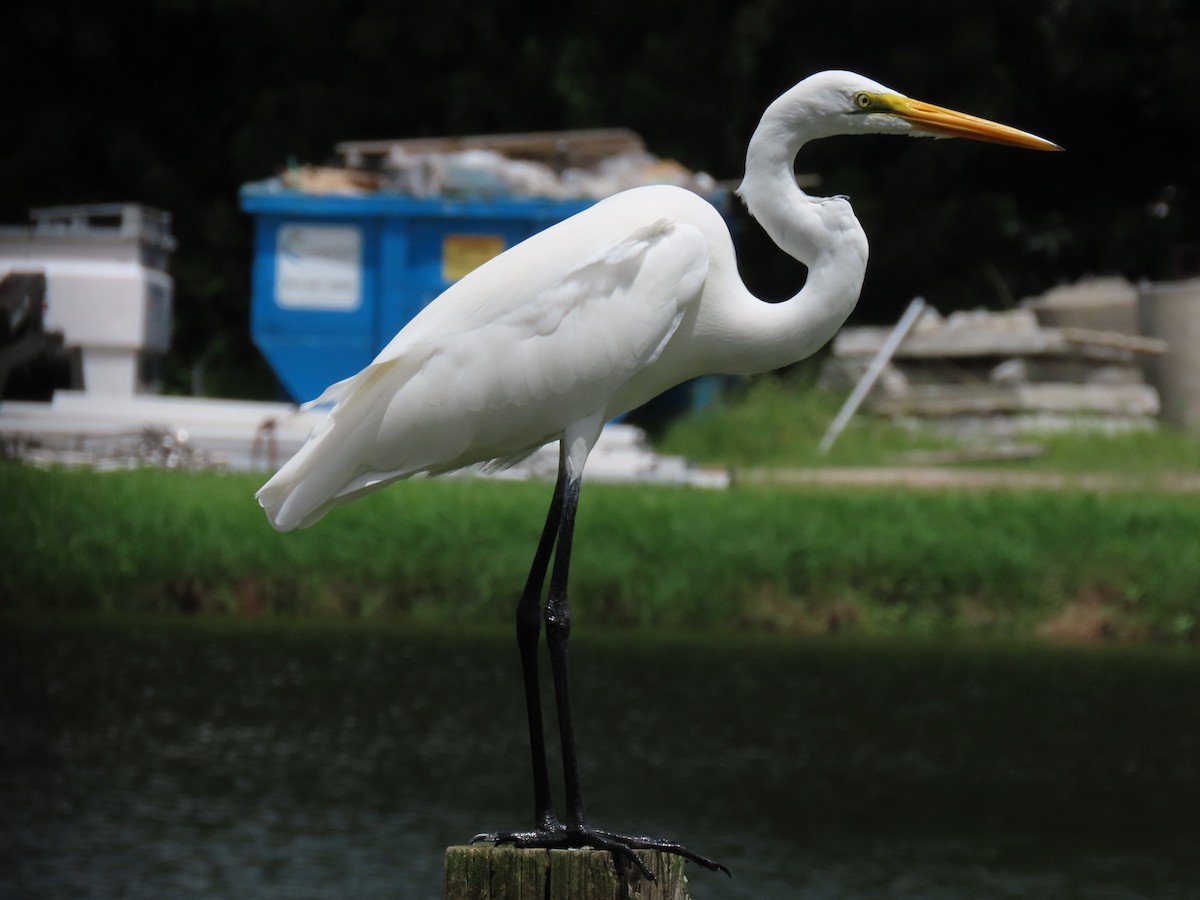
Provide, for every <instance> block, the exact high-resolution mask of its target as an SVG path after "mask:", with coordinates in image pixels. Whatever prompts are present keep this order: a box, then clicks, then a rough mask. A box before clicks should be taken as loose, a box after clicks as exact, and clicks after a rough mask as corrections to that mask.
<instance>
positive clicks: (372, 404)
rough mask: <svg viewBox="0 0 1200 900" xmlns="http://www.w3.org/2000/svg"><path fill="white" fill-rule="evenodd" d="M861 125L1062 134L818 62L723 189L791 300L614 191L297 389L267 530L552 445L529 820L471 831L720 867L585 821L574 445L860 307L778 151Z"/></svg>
mask: <svg viewBox="0 0 1200 900" xmlns="http://www.w3.org/2000/svg"><path fill="white" fill-rule="evenodd" d="M867 133H883V134H902V135H932V136H938V137H966V138H973V139H976V140H983V141H992V142H996V143H1001V144H1010V145H1014V146H1017V147H1026V148H1031V149H1041V150H1057V149H1061V148H1059V147H1057V146H1056V145H1055V144H1052V143H1051V142H1049V141H1046V140H1043V139H1042V138H1039V137H1035V136H1033V135H1031V134H1028V133H1026V132H1023V131H1018V130H1016V129H1014V128H1010V127H1008V126H1006V125H1000V124H997V123H994V122H989V121H987V120H984V119H979V118H976V117H973V116H968V115H965V114H963V113H958V112H954V111H951V110H947V109H944V108H941V107H937V106H932V105H929V104H926V103H922V102H920V101H917V100H912V99H910V98H908V97H905V96H903V95H901V94H898V93H896V92H895V91H892V90H890V89H888V88H886V87H884V86H883V85H881V84H877V83H876V82H874V81H871V80H869V79H867V78H864V77H862V76H861V75H856V74H853V73H850V72H821V73H819V74H816V75H813V76H811V77H809V78H806V79H805V80H804V81H801V82H800V83H799V84H797V85H796V86H795V87H793V88H792V89H791V90H789V91H788V92H787V93H785V94H784V95H783V96H781V97H780V98H779V99H778V100H776V101H775V102H774V103H772V104H771V105H770V106H769V107H768V108H767V110H766V112H765V113H764V114H763V117H762V120H761V122H760V123H759V125H758V127H757V129H756V130H755V132H754V135H753V137H751V139H750V144H749V149H748V151H747V154H746V174H745V178H744V180H743V181H742V184H741V187H740V188H739V189H738V194H739V195H740V196H741V198H742V199H743V200H744V201H745V203H746V206H747V207H748V208H749V210H750V212H751V214H752V215H753V216H754V217H755V218H756V219H757V220H758V222H759V223H760V224H761V225H762V227H763V228H764V229H766V231H767V233H768V234H769V235H770V236H771V238H772V239H773V240H774V241H775V243H777V244H778V245H779V247H780V248H781V249H782V250H784V251H785V252H787V253H789V254H791V255H792V256H793V257H795V258H796V259H797V260H799V261H800V262H801V263H803V264H805V265H806V266H807V267H808V278H807V280H806V282H805V284H804V287H803V289H802V290H801V291H800V292H799V293H798V294H796V295H795V296H794V297H792V298H791V299H790V300H787V301H784V302H782V303H765V302H762V301H760V300H759V299H757V298H756V297H755V296H753V295H752V294H751V293H750V292H749V291H748V290H747V289H746V287H745V286H744V285H743V283H742V280H741V278H740V277H739V275H738V268H737V260H736V258H735V256H734V248H733V242H732V240H731V239H730V235H729V231H728V229H727V227H726V225H725V222H724V221H723V219H722V218H721V216H720V214H719V213H718V212H717V211H716V209H714V208H713V206H712V205H711V204H709V203H708V202H707V201H705V200H704V199H702V198H700V197H698V196H697V195H695V194H693V193H690V192H688V191H686V190H683V189H680V188H675V187H667V186H655V187H643V188H637V189H634V190H630V191H625V192H623V193H620V194H617V195H615V196H613V197H610V198H607V199H605V200H602V201H600V202H599V203H597V204H595V205H594V206H593V207H591V208H589V209H587V210H585V211H584V212H581V213H579V214H578V215H575V216H573V217H571V218H570V219H567V220H566V221H564V222H561V223H559V224H557V225H554V226H552V227H550V228H548V229H546V230H545V231H543V232H541V233H540V234H537V235H534V236H533V237H531V238H529V239H528V240H526V241H524V242H523V243H521V244H518V245H517V246H514V247H512V248H511V249H509V250H508V251H506V252H504V253H502V254H501V255H500V256H498V257H496V258H495V259H492V260H491V261H489V262H487V263H485V264H484V265H482V266H480V267H479V268H478V269H476V270H475V271H473V272H471V273H470V274H469V275H467V276H466V277H464V278H463V279H461V280H460V281H458V282H457V283H456V284H454V285H453V286H452V287H450V288H449V289H448V290H447V291H446V292H445V293H443V294H442V295H441V296H440V297H438V298H437V299H436V300H434V301H433V302H432V303H431V304H430V305H429V306H428V307H426V308H425V309H424V310H423V311H422V312H421V313H420V314H418V315H417V316H416V317H414V318H413V319H412V321H411V322H410V323H409V324H408V325H406V326H405V327H404V329H403V330H402V331H400V333H399V334H397V335H396V336H395V338H393V339H392V341H391V343H389V344H388V345H387V347H385V348H384V349H383V351H382V352H381V353H380V354H379V355H378V356H377V357H376V358H375V360H374V361H373V362H372V363H371V364H370V365H369V366H367V367H366V368H365V369H363V370H362V371H361V372H359V373H358V374H357V375H354V376H352V377H350V378H348V379H346V380H345V381H341V382H339V383H337V384H335V385H333V386H332V387H330V388H329V389H328V390H326V391H325V393H324V394H322V396H321V397H320V398H318V400H316V401H314V403H318V404H321V403H332V404H334V405H333V408H332V410H331V411H330V412H329V414H328V416H327V418H326V419H325V420H324V422H323V424H322V425H320V426H319V427H318V428H317V429H316V430H315V432H314V433H313V435H312V436H311V437H310V438H309V440H308V442H307V443H306V444H305V445H304V446H303V447H302V448H301V450H300V451H299V452H298V453H297V454H296V455H295V456H294V457H293V458H292V459H291V460H290V461H289V462H288V463H286V464H285V465H284V466H283V467H282V468H281V469H280V470H279V471H278V472H277V473H276V474H275V476H274V477H272V478H271V479H270V480H269V481H268V482H267V483H266V484H265V485H263V487H262V488H261V489H260V490H259V491H258V494H257V497H258V500H259V502H260V503H261V504H262V506H263V508H264V509H265V510H266V512H267V516H268V518H269V519H270V521H271V524H272V525H274V526H275V527H276V528H277V529H279V530H282V531H286V530H289V529H293V528H300V527H304V526H307V525H311V524H313V523H314V522H316V521H317V520H318V519H320V518H321V517H322V516H323V515H325V513H327V512H328V511H329V510H330V509H331V508H332V507H334V506H336V505H338V504H341V503H345V502H348V501H350V500H353V499H354V498H356V497H361V496H362V495H364V494H367V493H369V492H371V491H375V490H378V489H379V488H381V487H383V486H384V485H386V484H388V483H390V482H393V481H396V480H397V479H401V478H406V477H408V476H410V475H414V474H416V473H430V474H437V473H441V472H448V471H451V470H454V469H459V468H462V467H464V466H468V465H472V464H475V463H484V464H486V465H488V466H491V467H503V466H506V465H509V464H511V463H513V462H515V461H518V460H520V459H522V458H524V457H525V456H527V455H529V454H530V453H532V452H533V451H534V450H536V449H537V448H538V447H540V446H542V445H543V444H546V443H548V442H550V441H554V440H558V441H559V442H560V450H559V471H558V481H557V483H556V485H555V488H554V496H553V500H552V502H551V505H550V510H549V513H548V514H547V516H546V523H545V527H544V529H543V531H542V536H541V540H540V542H539V544H538V547H537V552H536V553H535V555H534V559H533V565H532V567H531V570H530V572H529V576H528V579H527V581H526V584H525V587H524V591H523V593H522V595H521V598H520V600H519V602H518V603H517V616H516V618H517V642H518V646H519V648H520V654H521V661H522V669H523V674H524V680H525V701H526V707H527V711H528V717H529V734H530V745H531V752H532V758H533V786H534V816H535V818H534V827H533V829H532V830H530V831H517V832H496V833H489V834H484V835H478V836H477V838H478V839H484V840H492V841H498V842H507V843H513V844H517V845H520V846H539V847H585V846H586V847H595V848H601V849H606V850H610V851H612V852H613V853H614V855H615V856H616V857H619V858H623V859H626V860H628V861H630V862H633V863H634V864H635V865H637V866H639V867H640V868H641V869H642V870H643V872H645V873H646V874H647V875H648V876H650V877H653V876H652V875H651V873H650V872H649V871H648V870H647V869H646V866H645V864H644V863H643V862H641V860H640V859H639V858H638V857H637V855H636V854H635V853H633V850H636V849H650V848H659V849H665V850H668V851H671V852H676V853H680V854H682V855H684V856H685V857H687V858H688V859H691V860H693V861H695V862H698V863H700V864H702V865H704V866H707V867H708V868H712V869H722V870H723V869H724V867H723V866H720V865H719V864H717V863H715V862H713V861H711V860H708V859H706V858H704V857H702V856H700V855H698V854H696V853H693V852H691V851H689V850H687V849H686V848H684V847H681V846H680V845H678V844H675V843H673V842H670V841H662V840H657V839H651V838H645V837H631V836H625V835H619V834H613V833H611V832H606V831H600V830H597V829H595V828H593V827H592V826H590V825H589V824H588V822H587V819H586V817H585V814H584V805H583V794H582V790H581V786H580V779H579V767H578V763H577V756H576V749H575V737H574V730H573V725H572V716H571V702H570V693H569V685H568V658H567V657H568V654H567V647H568V638H569V635H570V630H571V617H570V611H569V607H568V602H567V572H568V567H569V564H570V558H571V538H572V533H573V531H574V525H575V513H576V507H577V504H578V501H579V492H580V483H581V479H582V477H583V471H584V464H585V463H586V462H587V458H588V453H589V452H590V451H591V449H592V447H593V446H594V445H595V443H596V440H597V438H598V437H599V436H600V430H601V428H602V427H603V425H604V423H605V422H606V421H608V420H609V419H611V418H613V417H614V416H617V415H619V414H621V413H624V412H626V411H628V410H630V409H633V408H635V407H637V406H639V405H641V404H642V403H645V402H646V401H648V400H650V399H652V398H653V397H655V396H657V395H658V394H660V393H661V392H663V391H664V390H666V389H668V388H670V387H672V386H674V385H676V384H679V383H681V382H684V381H686V380H688V379H691V378H695V377H697V376H700V375H705V374H710V373H751V372H763V371H767V370H769V369H774V368H777V367H780V366H785V365H788V364H790V363H793V362H796V361H797V360H800V359H803V358H804V357H806V356H808V355H810V354H811V353H813V352H814V351H815V350H817V349H818V348H819V347H821V345H823V344H824V343H825V342H826V341H828V340H829V339H830V338H831V337H832V336H833V334H834V333H835V332H836V331H837V329H838V328H839V327H840V326H841V325H842V323H843V322H844V321H845V320H846V317H847V316H848V315H849V314H850V311H851V310H852V309H853V308H854V305H855V303H856V302H857V299H858V293H859V289H860V287H861V286H862V280H863V273H864V271H865V269H866V264H867V238H866V235H865V234H864V233H863V229H862V227H861V226H860V225H859V223H858V220H857V219H856V218H855V216H854V213H853V211H852V210H851V208H850V203H849V202H848V201H847V199H846V198H844V197H829V198H822V197H809V196H807V195H805V194H804V193H803V192H802V191H801V190H800V188H799V187H798V186H797V184H796V178H795V174H794V169H793V165H794V160H795V157H796V154H797V152H798V151H799V149H800V147H801V146H802V145H803V144H804V143H805V142H807V141H809V140H812V139H815V138H822V137H828V136H832V135H840V134H867ZM552 555H553V558H554V565H553V569H552V570H550V585H549V590H548V592H547V596H546V602H545V606H544V609H543V607H542V589H543V585H544V582H545V577H546V573H547V570H548V569H549V567H550V559H551V556H552ZM543 619H544V621H545V624H546V643H547V647H548V652H549V655H550V660H551V669H552V674H553V681H554V691H555V697H556V703H557V711H558V723H559V734H560V739H561V742H562V757H563V769H564V778H565V783H566V793H565V803H566V817H565V818H564V819H562V820H560V819H559V818H558V817H556V815H555V813H554V810H553V808H552V801H551V792H550V783H549V777H548V774H547V767H546V755H545V749H544V738H543V727H542V707H541V694H540V688H539V685H538V665H537V646H538V641H539V636H540V622H541V621H542V620H543Z"/></svg>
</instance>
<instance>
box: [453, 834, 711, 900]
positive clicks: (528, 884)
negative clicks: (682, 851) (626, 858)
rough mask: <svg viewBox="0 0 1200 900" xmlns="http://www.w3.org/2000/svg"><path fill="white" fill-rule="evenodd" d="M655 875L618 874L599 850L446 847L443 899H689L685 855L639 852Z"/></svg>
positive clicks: (631, 869)
mask: <svg viewBox="0 0 1200 900" xmlns="http://www.w3.org/2000/svg"><path fill="white" fill-rule="evenodd" d="M639 853H640V854H641V856H642V859H644V860H645V861H646V864H647V865H648V866H649V867H650V869H651V870H652V871H653V872H654V874H655V878H656V880H655V881H647V880H646V879H644V878H643V877H642V875H641V873H640V872H639V871H638V870H637V869H636V868H633V867H630V870H629V871H627V872H618V871H617V870H616V867H615V866H614V865H613V858H612V854H611V853H608V852H607V851H603V850H536V849H520V848H517V847H508V846H493V845H491V844H470V845H466V846H460V847H447V848H446V900H688V892H687V877H686V876H685V875H684V874H683V863H684V860H683V857H681V856H676V855H675V854H673V853H661V852H659V851H657V850H643V851H639Z"/></svg>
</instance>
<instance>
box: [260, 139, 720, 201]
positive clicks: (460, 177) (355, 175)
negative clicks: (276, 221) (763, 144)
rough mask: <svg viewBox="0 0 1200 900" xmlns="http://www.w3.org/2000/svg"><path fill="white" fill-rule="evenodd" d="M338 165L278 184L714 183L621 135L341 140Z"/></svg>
mask: <svg viewBox="0 0 1200 900" xmlns="http://www.w3.org/2000/svg"><path fill="white" fill-rule="evenodd" d="M337 152H338V153H339V155H340V156H341V157H342V165H340V166H309V165H304V166H300V165H295V164H292V165H289V167H288V169H287V170H286V171H285V172H284V173H283V174H282V175H280V176H279V179H278V186H279V187H281V188H285V189H290V190H297V191H301V192H303V193H309V194H320V195H351V196H358V195H363V194H370V193H373V192H376V191H382V192H386V193H393V194H400V195H403V196H408V197H418V198H428V197H500V196H508V197H541V198H545V199H552V200H576V199H590V200H599V199H601V198H603V197H608V196H610V195H612V194H615V193H618V192H619V191H623V190H627V189H629V188H633V187H640V186H642V185H647V184H673V185H677V186H679V187H684V188H687V189H689V190H692V191H695V192H696V193H697V194H700V195H701V196H704V197H712V196H713V195H714V194H715V193H716V192H717V191H718V185H717V182H716V181H715V180H714V179H713V178H712V176H710V175H708V174H707V173H704V172H693V171H692V170H690V169H688V168H687V167H686V166H683V165H681V164H680V163H678V162H676V161H675V160H672V159H663V158H661V157H658V156H655V155H654V154H653V153H650V152H648V151H647V150H646V147H645V144H644V142H643V141H642V139H641V137H639V136H638V135H637V134H635V133H634V132H632V131H628V130H626V129H603V130H596V131H551V132H536V133H531V134H510V135H481V136H475V137H461V138H415V139H405V140H383V141H346V142H343V143H340V144H338V145H337Z"/></svg>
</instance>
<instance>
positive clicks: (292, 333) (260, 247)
mask: <svg viewBox="0 0 1200 900" xmlns="http://www.w3.org/2000/svg"><path fill="white" fill-rule="evenodd" d="M594 202H595V201H594V200H587V199H581V200H548V199H540V198H533V197H530V198H522V197H504V198H499V199H486V198H481V199H463V200H458V199H448V198H442V197H437V198H431V199H425V198H415V197H408V196H402V195H396V194H386V193H378V194H368V195H364V196H328V195H314V194H305V193H301V192H298V191H290V190H283V189H281V188H279V187H278V186H277V185H276V184H274V183H272V182H263V183H259V184H249V185H245V186H244V187H243V188H242V190H241V205H242V209H243V210H245V211H246V212H248V213H250V214H252V215H253V216H254V219H255V229H254V234H255V236H254V274H253V282H252V286H251V333H252V335H253V338H254V342H255V344H257V345H258V348H259V349H260V350H261V351H262V353H263V355H264V356H266V358H267V361H268V362H269V363H270V365H271V367H272V368H273V369H274V370H275V373H276V375H278V377H279V379H280V381H281V382H282V384H283V386H284V388H285V389H286V390H287V392H288V394H290V395H291V398H292V399H293V400H295V401H296V402H303V401H305V400H311V399H312V398H314V397H316V396H317V395H318V394H320V393H321V391H323V390H324V389H325V387H326V386H328V385H330V384H332V383H333V382H335V381H339V380H341V379H343V378H346V377H348V376H350V375H353V374H354V373H355V372H357V371H358V370H359V369H361V368H362V367H363V366H365V365H367V364H368V363H369V362H370V361H371V360H372V359H374V358H375V355H376V354H377V353H378V352H379V351H380V350H382V349H383V347H384V346H385V345H386V344H387V343H388V341H390V340H391V339H392V337H393V335H395V334H396V332H397V331H399V330H400V329H401V328H403V327H404V325H405V324H406V323H407V322H408V321H409V320H410V319H411V318H412V317H413V316H415V315H416V314H417V313H418V312H420V311H421V309H423V308H424V307H425V306H426V305H427V304H428V303H429V302H430V301H431V300H433V299H434V298H435V297H437V296H438V295H439V294H441V293H442V292H443V291H444V290H445V289H446V288H447V287H449V286H450V285H451V284H452V283H453V282H455V281H457V280H458V279H459V278H461V277H462V276H463V275H465V274H466V273H467V272H469V271H470V270H471V269H473V268H475V266H477V265H479V264H480V263H482V262H484V261H486V260H487V259H489V258H491V257H492V256H495V255H496V254H498V253H500V252H501V251H503V250H505V249H506V248H508V247H511V246H512V245H514V244H516V243H519V242H520V241H523V240H524V239H525V238H527V237H529V236H531V235H533V234H536V233H537V232H539V231H541V230H543V229H544V228H547V227H548V226H550V225H553V224H554V223H556V222H559V221H561V220H563V219H566V218H568V217H569V216H572V215H574V214H575V213H577V212H579V211H580V210H583V209H586V208H587V207H589V206H591V205H592V204H593V203H594Z"/></svg>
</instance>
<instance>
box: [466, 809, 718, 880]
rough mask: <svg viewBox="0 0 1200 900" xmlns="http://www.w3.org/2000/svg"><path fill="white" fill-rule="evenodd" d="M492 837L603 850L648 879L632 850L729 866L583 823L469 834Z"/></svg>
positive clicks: (663, 842) (662, 843)
mask: <svg viewBox="0 0 1200 900" xmlns="http://www.w3.org/2000/svg"><path fill="white" fill-rule="evenodd" d="M481 841H492V842H493V843H496V844H512V845H513V846H514V847H538V848H543V849H549V850H577V849H580V848H583V847H588V848H590V849H593V850H607V851H608V852H609V853H611V854H612V856H613V862H614V863H616V864H617V865H618V867H620V865H621V864H622V863H626V864H629V865H633V866H634V867H636V868H637V869H638V871H639V872H641V873H642V877H643V878H645V879H646V880H648V881H654V880H655V877H654V872H653V870H652V869H651V868H650V867H649V866H647V865H646V863H645V861H644V860H643V859H642V858H641V857H640V856H639V855H638V854H637V853H635V852H634V851H635V850H660V851H662V852H664V853H674V854H675V855H676V856H682V857H683V858H684V859H686V860H690V861H691V862H694V863H696V864H697V865H701V866H704V868H706V869H709V870H711V871H713V872H724V873H725V874H726V875H728V874H729V870H728V869H727V868H725V867H724V866H723V865H721V864H720V863H719V862H715V861H714V860H711V859H709V858H708V857H706V856H701V855H700V854H699V853H695V852H693V851H691V850H689V849H688V848H687V847H685V846H683V845H682V844H678V843H676V842H675V841H666V840H661V839H659V838H651V837H643V836H638V835H626V834H614V833H613V832H611V831H601V830H600V829H597V828H591V827H589V826H587V825H563V824H561V823H559V822H551V823H548V824H546V825H544V826H542V827H540V828H537V829H535V830H534V831H495V832H488V833H485V834H477V835H475V837H473V838H471V843H472V844H475V843H479V842H481Z"/></svg>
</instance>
